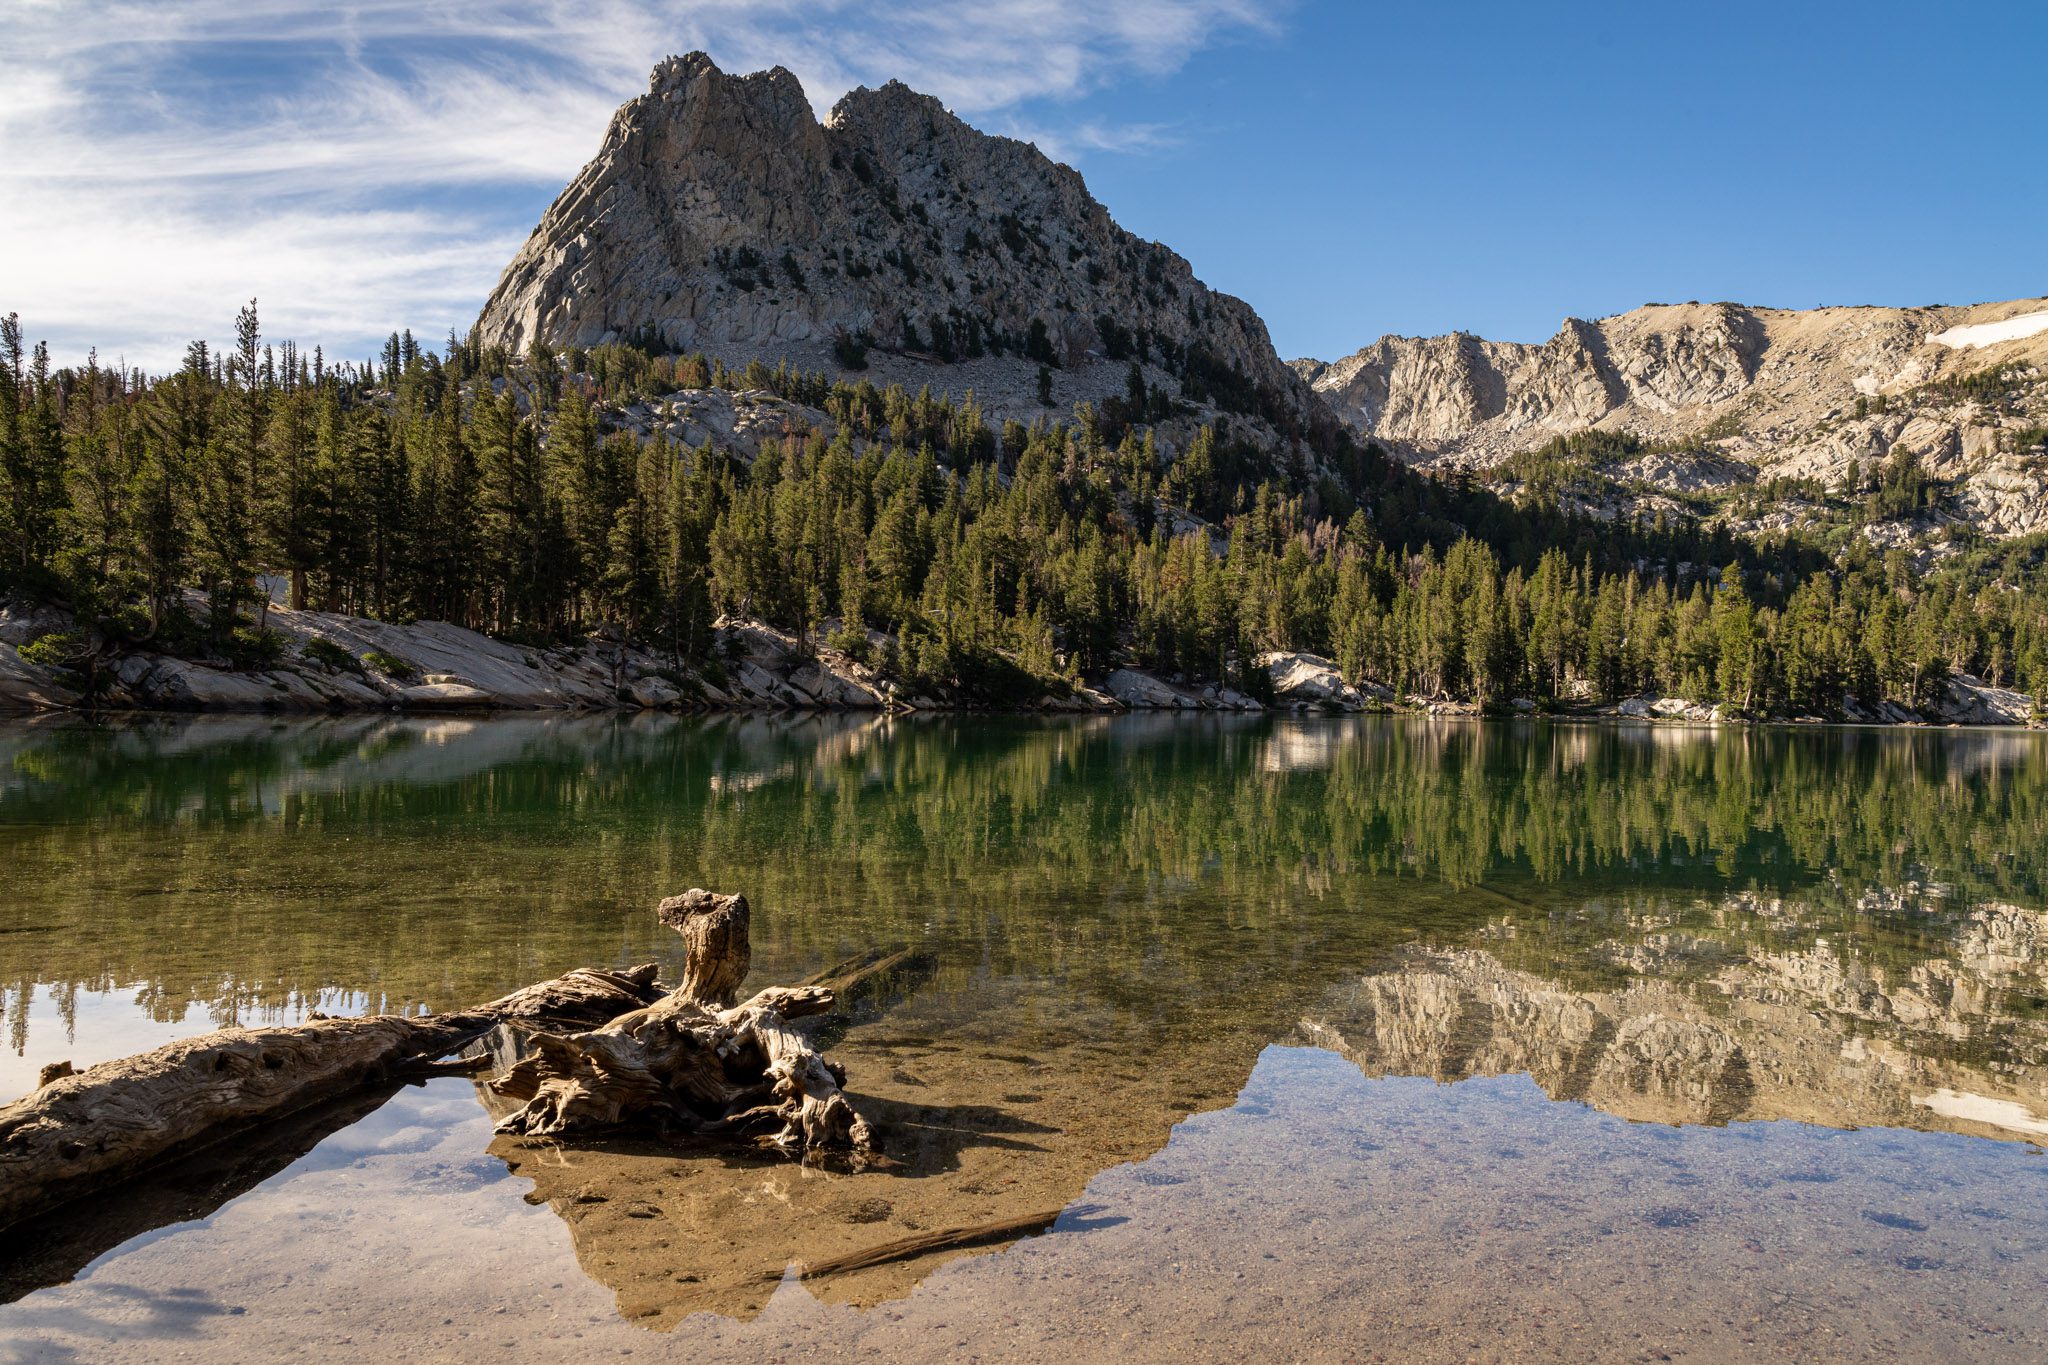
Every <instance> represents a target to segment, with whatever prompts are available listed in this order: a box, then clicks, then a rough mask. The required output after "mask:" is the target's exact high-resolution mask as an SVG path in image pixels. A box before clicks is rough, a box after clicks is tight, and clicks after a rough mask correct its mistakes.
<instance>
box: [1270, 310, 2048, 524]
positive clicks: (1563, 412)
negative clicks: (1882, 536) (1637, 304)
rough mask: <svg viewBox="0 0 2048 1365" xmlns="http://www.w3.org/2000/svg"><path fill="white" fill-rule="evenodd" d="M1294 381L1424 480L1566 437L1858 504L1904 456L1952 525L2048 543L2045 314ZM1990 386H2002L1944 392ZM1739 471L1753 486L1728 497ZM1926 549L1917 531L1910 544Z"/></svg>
mask: <svg viewBox="0 0 2048 1365" xmlns="http://www.w3.org/2000/svg"><path fill="white" fill-rule="evenodd" d="M1293 367H1294V370H1295V372H1296V373H1297V374H1300V375H1301V376H1302V377H1304V378H1305V379H1307V380H1308V381H1309V383H1310V385H1311V386H1312V387H1313V388H1314V389H1315V390H1316V391H1317V392H1318V393H1320V394H1321V395H1322V396H1323V398H1324V399H1325V400H1326V401H1327V402H1328V403H1329V404H1330V406H1331V407H1332V409H1333V410H1334V411H1335V413H1336V415H1337V416H1338V417H1339V418H1340V419H1341V420H1343V421H1345V422H1347V423H1349V424H1350V425H1351V426H1352V427H1353V428H1354V429H1355V430H1357V431H1358V432H1360V433H1361V434H1364V435H1368V436H1371V437H1373V438H1374V439H1376V440H1378V441H1380V442H1381V443H1383V444H1385V445H1387V446H1389V447H1390V448H1392V449H1393V450H1394V451H1396V452H1397V453H1399V454H1401V455H1403V456H1405V457H1406V458H1409V459H1411V460H1414V461H1416V462H1418V463H1422V464H1432V465H1434V464H1443V465H1448V466H1451V467H1459V468H1467V469H1482V470H1483V469H1486V468H1489V467H1491V466H1493V465H1495V464H1497V463H1499V462H1500V461H1502V460H1503V459H1505V458H1507V457H1508V456H1511V455H1514V454H1516V453H1519V452H1522V451H1528V450H1533V449H1535V448H1537V447H1539V446H1541V445H1543V444H1544V443H1545V442H1546V441H1549V440H1551V439H1552V438H1554V437H1557V436H1562V435H1568V434H1571V433H1575V432H1581V431H1586V430H1588V429H1597V430H1602V431H1607V432H1616V433H1618V432H1624V431H1626V432H1629V433H1632V434H1634V435H1636V436H1639V437H1642V438H1643V439H1644V440H1645V441H1648V442H1653V443H1663V445H1664V446H1665V447H1667V450H1669V449H1677V450H1691V451H1693V452H1695V453H1697V454H1701V455H1706V456H1709V457H1710V458H1711V460H1712V461H1713V462H1715V463H1716V464H1717V465H1718V466H1719V469H1718V471H1717V472H1716V473H1714V474H1713V476H1712V477H1711V478H1709V479H1708V480H1707V483H1708V484H1709V485H1714V486H1722V487H1733V486H1735V485H1737V484H1743V483H1754V482H1767V481H1769V480H1772V479H1787V480H1802V481H1810V482H1814V483H1818V484H1820V485H1821V487H1822V488H1823V489H1825V490H1828V491H1830V492H1838V493H1841V494H1842V495H1843V496H1845V497H1855V496H1858V495H1860V493H1861V492H1862V491H1863V489H1864V488H1867V487H1868V486H1869V485H1870V484H1871V482H1872V481H1874V479H1875V477H1876V470H1877V468H1878V466H1879V465H1880V464H1882V463H1883V462H1884V461H1886V460H1889V459H1893V458H1896V457H1897V456H1898V455H1899V454H1901V453H1902V452H1907V453H1910V454H1911V455H1912V456H1914V457H1915V458H1916V459H1917V460H1918V461H1919V462H1920V464H1921V466H1922V467H1923V468H1924V469H1925V470H1926V471H1927V472H1928V473H1929V474H1930V475H1931V476H1932V477H1934V478H1936V479H1940V480H1943V481H1945V482H1947V483H1948V484H1949V485H1950V486H1951V488H1950V491H1951V492H1952V494H1953V499H1952V503H1951V505H1950V507H1949V509H1948V510H1949V511H1950V512H1952V513H1953V514H1954V515H1956V516H1958V517H1960V518H1961V519H1962V520H1964V521H1966V522H1967V523H1969V524H1971V525H1973V526H1975V527H1977V528H1978V529H1980V530H1983V531H1984V532H1986V533H1988V534H1990V535H1993V536H2016V535H2027V534H2032V533H2034V532H2036V531H2038V530H2040V529H2042V528H2043V526H2044V525H2048V522H2044V519H2043V517H2044V514H2043V512H2042V507H2043V495H2044V494H2048V459H2043V458H2042V455H2043V452H2042V451H2041V450H2040V449H2039V448H2038V432H2039V430H2040V428H2041V427H2042V426H2043V425H2044V424H2048V300H2040V299H2022V300H2015V301H2012V302H2008V303H1987V304H1978V305H1974V306H1970V307H1929V308H1817V309H1812V310H1808V311H1804V312H1795V311H1789V310H1785V309H1775V308H1748V307H1743V306H1740V305H1737V304H1730V303H1713V304H1702V303H1685V304H1669V305H1667V304H1651V305H1648V306H1645V307H1642V308H1638V309H1636V310H1634V311H1633V312H1629V313H1623V314H1620V315H1618V316H1615V317H1610V318H1603V319H1601V320H1599V321H1597V322H1588V321H1583V320H1581V319H1578V318H1567V319H1566V320H1565V323H1564V325H1563V327H1561V328H1560V329H1559V330H1558V333H1557V335H1556V336H1554V337H1552V338H1551V339H1550V340H1549V341H1547V342H1545V343H1544V344H1542V345H1540V346H1534V345H1526V344H1519V343H1509V342H1495V341H1485V340H1482V339H1480V338H1478V337H1474V336H1470V335H1467V334H1464V333H1454V334H1452V335H1450V336H1439V337H1392V336H1389V337H1382V338H1380V339H1379V340H1378V341H1376V342H1374V343H1373V344H1371V345H1370V346H1367V347H1365V348H1364V349H1363V350H1361V351H1358V352H1356V353H1355V354H1353V355H1350V356H1347V357H1346V358H1344V359H1342V360H1339V361H1335V362H1332V363H1329V364H1325V363H1323V362H1321V361H1316V360H1299V361H1295V362H1293ZM1987 371H1993V372H1996V374H1997V375H1998V376H1999V380H1998V382H1997V383H1996V384H1977V385H1974V386H1972V385H1958V384H1954V383H1949V382H1946V381H1954V380H1960V379H1965V378H1968V377H1971V376H1981V375H1983V374H1984V373H1985V372H1987ZM2029 441H2033V442H2035V444H2034V445H2033V446H2029V445H2028V444H2027V443H2028V442H2029ZM1691 464H1692V462H1691V461H1690V460H1688V461H1680V462H1667V463H1665V464H1663V465H1652V466H1645V467H1639V468H1613V469H1607V470H1603V471H1601V472H1602V473H1604V474H1606V475H1607V476H1609V477H1610V478H1612V479H1614V480H1616V481H1618V482H1621V483H1624V484H1629V485H1633V486H1636V487H1638V488H1640V489H1645V490H1648V491H1650V492H1651V493H1670V494H1686V493H1694V492H1698V491H1700V488H1701V484H1700V481H1699V480H1698V479H1697V478H1695V477H1693V474H1694V471H1693V470H1692V468H1691ZM1736 464H1739V465H1740V466H1742V467H1743V468H1746V469H1747V470H1748V471H1750V473H1748V474H1747V475H1741V474H1739V473H1738V474H1737V475H1736V476H1733V477H1730V476H1729V473H1728V469H1729V467H1730V466H1732V465H1736ZM1667 476H1668V477H1667ZM1858 480H1861V481H1862V482H1861V484H1860V485H1858V486H1856V487H1851V485H1856V484H1858ZM1617 510H1623V509H1616V508H1609V509H1607V511H1608V513H1609V514H1612V513H1613V512H1614V511H1617ZM1638 510H1641V505H1640V504H1639V506H1638ZM1780 511H1784V512H1787V513H1788V514H1787V515H1780V514H1779V512H1778V511H1774V512H1770V513H1768V514H1767V515H1766V516H1765V518H1764V519H1763V520H1762V521H1758V522H1755V523H1753V524H1749V525H1740V526H1737V527H1736V529H1738V530H1748V531H1762V532H1768V531H1774V530H1783V529H1787V527H1788V526H1790V525H1795V524H1797V523H1798V522H1799V521H1800V520H1801V519H1802V518H1801V516H1800V515H1799V513H1798V509H1796V508H1794V509H1780ZM1925 529H1927V530H1928V531H1929V533H1931V531H1932V529H1934V528H1932V527H1930V528H1925ZM1926 538H1927V536H1926V535H1923V534H1920V533H1918V532H1914V531H1913V530H1911V528H1908V529H1907V531H1906V533H1905V535H1904V537H1903V539H1904V540H1915V539H1920V540H1925V539H1926Z"/></svg>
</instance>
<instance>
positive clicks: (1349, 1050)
mask: <svg viewBox="0 0 2048 1365" xmlns="http://www.w3.org/2000/svg"><path fill="white" fill-rule="evenodd" d="M1971 923H1972V924H1973V925H1975V926H1977V927H1978V928H1979V929H1980V930H1982V931H1983V932H1984V933H1985V934H1986V935H1987V936H1990V937H1993V938H1996V939H1998V940H1999V941H2000V944H2001V948H2002V949H2003V950H2004V952H2005V954H2006V955H2005V956H2002V957H1997V958H1991V959H1986V958H1983V957H1978V958H1975V959H1972V958H1968V957H1959V958H1956V959H1952V960H1945V961H1933V962H1927V963H1924V964H1922V965H1921V966H1920V967H1918V968H1916V969H1914V970H1913V971H1912V972H1910V973H1909V974H1907V975H1906V976H1905V977H1904V978H1903V979H1899V980H1895V981H1890V982H1887V981H1886V980H1885V975H1884V974H1883V973H1881V972H1870V971H1867V970H1862V969H1858V968H1856V967H1854V966H1852V965H1850V964H1849V963H1847V962H1845V961H1844V960H1843V959H1842V958H1841V957H1839V956H1837V955H1836V954H1835V953H1834V951H1833V949H1832V948H1831V947H1830V946H1829V945H1828V943H1827V942H1826V940H1819V941H1817V942H1816V943H1814V944H1813V946H1811V947H1810V948H1808V949H1806V950H1805V951H1802V952H1795V953H1776V954H1758V955H1755V956H1753V957H1750V958H1748V959H1745V960H1741V961H1737V962H1734V963H1729V964H1726V965H1723V966H1721V967H1720V968H1719V969H1718V970H1717V971H1716V972H1714V974H1713V975H1712V976H1711V977H1710V978H1709V980H1708V983H1707V984H1706V985H1705V986H1688V985H1681V984H1677V983H1676V982H1673V981H1671V980H1667V979H1660V978H1659V977H1658V976H1656V975H1653V974H1648V973H1646V974H1644V975H1642V976H1640V977H1637V978H1635V979H1634V980H1631V981H1630V982H1629V983H1628V984H1626V985H1624V986H1622V987H1620V988H1618V989H1615V990H1609V991H1593V990H1574V989H1569V988H1566V987H1561V986H1558V985H1555V984H1553V983H1552V982H1550V981H1547V980H1545V979H1543V978H1542V977H1540V976H1536V975H1533V974H1531V973H1528V972H1523V971H1517V970H1514V969H1512V968H1509V967H1506V966H1503V965H1502V964H1501V962H1500V961H1499V960H1498V959H1497V958H1495V957H1494V956H1492V955H1491V954H1489V953H1487V952H1483V951H1479V950H1474V949H1461V950H1452V951H1442V952H1431V951H1424V952H1418V953H1417V954H1416V955H1415V957H1414V958H1413V960H1411V961H1409V962H1406V963H1404V964H1402V965H1401V966H1400V967H1398V968H1396V969H1394V970H1391V971H1387V972H1383V973H1380V974H1377V975H1374V976H1369V977H1366V978H1364V979H1363V980H1360V981H1357V982H1353V983H1351V984H1348V985H1345V986H1342V987H1339V988H1338V989H1337V990H1335V991H1333V992H1332V993H1331V995H1330V997H1329V999H1328V1000H1327V1001H1326V1002H1325V1003H1324V1004H1323V1005H1322V1006H1321V1007H1319V1008H1318V1009H1317V1010H1316V1011H1314V1012H1312V1013H1311V1015H1310V1016H1309V1017H1308V1018H1307V1019H1305V1020H1304V1021H1303V1025H1302V1028H1303V1031H1304V1032H1305V1033H1306V1035H1307V1036H1308V1037H1309V1038H1310V1039H1311V1040H1313V1041H1315V1042H1318V1043H1321V1044H1323V1045H1325V1046H1329V1047H1334V1048H1336V1049H1337V1050H1339V1051H1341V1052H1342V1053H1343V1054H1344V1055H1345V1056H1346V1057H1349V1058H1350V1059H1352V1060H1353V1061H1355V1062H1356V1063H1358V1065H1359V1066H1360V1067H1361V1068H1363V1069H1364V1070H1365V1071H1366V1072H1367V1074H1369V1075H1374V1076H1380V1075H1400V1076H1411V1075H1420V1076H1432V1077H1435V1078H1436V1079H1438V1080H1442V1081H1454V1080H1461V1079H1464V1078H1466V1077H1470V1076H1498V1075H1504V1074H1508V1073H1512V1072H1527V1073H1528V1074H1530V1075H1531V1076H1533V1077H1534V1078H1535V1079H1536V1081H1537V1083H1538V1084H1540V1085H1541V1086H1542V1087H1543V1088H1544V1090H1545V1091H1547V1092H1548V1093H1549V1094H1550V1096H1551V1097H1552V1098H1553V1099H1559V1100H1577V1101H1582V1102H1584V1103H1587V1104H1591V1105H1594V1106H1596V1107H1597V1108H1600V1109H1603V1110H1606V1111H1607V1112H1609V1113H1612V1114H1617V1115H1620V1116H1621V1117H1623V1118H1630V1119H1640V1120H1647V1121H1654V1122H1660V1123H1713V1124H1719V1123H1728V1122H1732V1121H1735V1120H1744V1119H1793V1120H1797V1121H1800V1122H1805V1123H1817V1124H1825V1125H1829V1126H1833V1127H1843V1128H1848V1127H1862V1126H1866V1125H1873V1124H1882V1125H1886V1126H1892V1127H1901V1128H1931V1129H1946V1130H1950V1131H1954V1132H1962V1133H1971V1134H1975V1135H1978V1136H1983V1137H2001V1138H2012V1137H2030V1136H2038V1135H2040V1134H2041V1133H2044V1132H2048V1122H2044V1120H2048V1039H2044V1037H2043V1034H2042V1032H2041V1030H2039V1029H2038V1028H2030V1029H2026V1030H2025V1031H2024V1032H2021V1033H2018V1034H2017V1035H2016V1036H2013V1035H2011V1033H2010V1030H2011V1021H2010V1020H2005V1019H2001V1018H2000V1016H1999V1015H1998V1013H1997V1012H1996V1011H1995V1010H1994V1009H1993V1007H1992V1002H1993V1001H1994V999H1995V998H1996V993H1997V992H1998V991H2000V990H2002V989H2004V988H2005V986H2007V985H2009V984H2010V980H2009V979H2010V978H2011V977H2012V975H2013V974H2014V972H2015V971H2016V970H2017V971H2020V972H2024V973H2026V974H2027V975H2029V976H2030V978H2031V980H2032V981H2033V983H2034V987H2035V988H2036V989H2038V988H2039V986H2040V984H2041V981H2042V977H2041V970H2042V967H2043V965H2044V964H2043V961H2042V959H2040V958H2039V957H2036V956H2033V955H2032V954H2033V952H2034V949H2035V947H2036V946H2037V945H2038V944H2039V943H2040V942H2041V936H2042V926H2043V923H2044V917H2043V916H2042V915H2040V914H2038V913H2033V912H2027V911H2020V910H2015V909H2013V908H2012V907H2006V906H1987V907H1984V908H1983V909H1981V910H1979V911H1978V912H1976V913H1975V914H1974V915H1973V916H1972V919H1971ZM2019 944H2024V945H2025V952H2026V953H2027V956H2025V957H2023V958H2019V957H2014V956H2012V955H2011V953H2012V950H2013V948H2014V947H2015V946H2017V945H2019ZM1986 966H1990V967H1991V970H1989V971H1986V970H1983V969H1984V968H1985V967H1986ZM2001 978H2006V979H2005V980H2001ZM1987 1030H1998V1031H2000V1032H2004V1033H2007V1034H2008V1036H2007V1037H2006V1038H2005V1042H2006V1046H2005V1047H2003V1048H2000V1049H1999V1050H1998V1052H1997V1055H1996V1056H1995V1057H1994V1058H1993V1059H1991V1060H1989V1061H1986V1060H1981V1059H1974V1058H1971V1057H1970V1056H1969V1055H1968V1053H1969V1049H1967V1048H1966V1047H1963V1046H1959V1045H1962V1044H1966V1043H1968V1042H1970V1041H1972V1040H1982V1039H1983V1038H1984V1035H1985V1034H1986V1032H1987Z"/></svg>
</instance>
